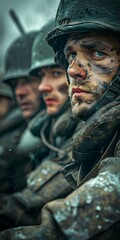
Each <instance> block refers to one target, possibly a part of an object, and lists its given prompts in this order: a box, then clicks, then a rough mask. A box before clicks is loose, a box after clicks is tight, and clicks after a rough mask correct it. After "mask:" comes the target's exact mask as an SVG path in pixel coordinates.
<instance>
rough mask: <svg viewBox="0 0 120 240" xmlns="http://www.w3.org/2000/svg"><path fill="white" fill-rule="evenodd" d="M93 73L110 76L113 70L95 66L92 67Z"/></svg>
mask: <svg viewBox="0 0 120 240" xmlns="http://www.w3.org/2000/svg"><path fill="white" fill-rule="evenodd" d="M93 71H95V72H96V73H101V74H106V75H111V73H112V71H113V68H112V67H106V66H102V65H97V64H96V65H94V66H93Z"/></svg>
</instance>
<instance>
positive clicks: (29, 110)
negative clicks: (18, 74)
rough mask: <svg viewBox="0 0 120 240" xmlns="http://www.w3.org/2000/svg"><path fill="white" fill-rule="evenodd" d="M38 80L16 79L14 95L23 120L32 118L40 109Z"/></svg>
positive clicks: (30, 78) (32, 78)
mask: <svg viewBox="0 0 120 240" xmlns="http://www.w3.org/2000/svg"><path fill="white" fill-rule="evenodd" d="M38 85H39V80H38V78H35V77H28V78H20V79H17V81H16V85H15V95H16V100H17V103H18V105H19V106H20V108H21V111H22V114H23V116H24V118H25V119H29V118H30V117H32V116H33V115H34V114H35V113H36V112H37V111H38V110H39V109H40V93H39V91H38Z"/></svg>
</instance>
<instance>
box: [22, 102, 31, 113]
mask: <svg viewBox="0 0 120 240" xmlns="http://www.w3.org/2000/svg"><path fill="white" fill-rule="evenodd" d="M20 108H21V110H22V111H25V110H29V109H32V104H31V103H22V104H20Z"/></svg>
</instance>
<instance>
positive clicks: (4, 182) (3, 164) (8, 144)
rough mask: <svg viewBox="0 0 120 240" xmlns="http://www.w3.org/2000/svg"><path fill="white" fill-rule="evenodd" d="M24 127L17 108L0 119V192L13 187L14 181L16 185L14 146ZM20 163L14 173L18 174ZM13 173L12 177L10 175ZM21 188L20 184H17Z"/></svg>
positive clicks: (23, 121) (24, 124)
mask: <svg viewBox="0 0 120 240" xmlns="http://www.w3.org/2000/svg"><path fill="white" fill-rule="evenodd" d="M25 128H26V123H25V120H24V118H23V116H22V114H21V111H20V110H19V109H18V108H13V110H11V111H10V112H9V113H8V114H7V115H6V116H4V117H3V118H2V119H1V120H0V192H4V191H11V188H12V189H14V182H15V181H17V182H16V185H18V182H19V180H20V179H19V177H18V179H17V178H15V172H16V169H17V166H18V163H17V161H16V158H17V157H16V152H15V148H16V146H17V144H18V143H19V140H20V137H21V135H22V133H23V132H24V130H25ZM20 167H21V166H20V165H19V167H18V171H17V172H16V174H18V175H19V174H20V172H21V171H23V170H22V169H21V170H20ZM13 175H14V182H13V178H12V177H10V176H13ZM19 187H20V188H21V186H20V185H19Z"/></svg>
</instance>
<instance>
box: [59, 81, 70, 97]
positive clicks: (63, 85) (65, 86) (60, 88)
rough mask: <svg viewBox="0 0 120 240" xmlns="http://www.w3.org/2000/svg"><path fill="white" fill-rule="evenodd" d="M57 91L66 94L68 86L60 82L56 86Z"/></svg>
mask: <svg viewBox="0 0 120 240" xmlns="http://www.w3.org/2000/svg"><path fill="white" fill-rule="evenodd" d="M58 91H59V92H60V93H62V94H64V95H66V94H68V86H67V84H62V85H60V86H59V87H58Z"/></svg>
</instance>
